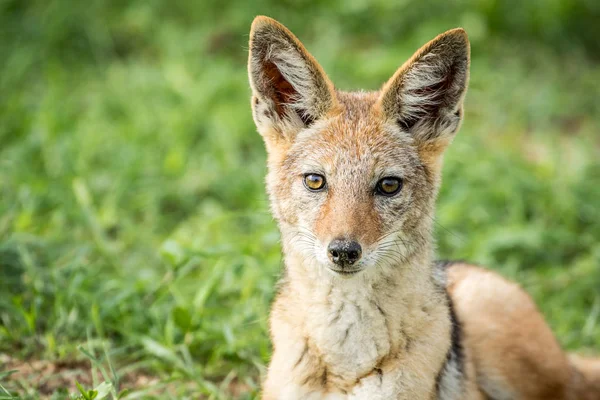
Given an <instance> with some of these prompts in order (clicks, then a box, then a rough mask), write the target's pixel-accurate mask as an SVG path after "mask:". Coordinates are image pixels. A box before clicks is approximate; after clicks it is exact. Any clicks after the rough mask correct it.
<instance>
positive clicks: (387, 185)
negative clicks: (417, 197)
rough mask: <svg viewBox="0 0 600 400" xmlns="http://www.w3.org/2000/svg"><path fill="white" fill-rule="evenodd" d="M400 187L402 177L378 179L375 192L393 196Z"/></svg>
mask: <svg viewBox="0 0 600 400" xmlns="http://www.w3.org/2000/svg"><path fill="white" fill-rule="evenodd" d="M400 189H402V179H400V178H394V177H387V178H383V179H380V180H379V182H377V186H376V187H375V190H376V192H377V194H381V195H383V196H393V195H395V194H396V193H398V192H399V191H400Z"/></svg>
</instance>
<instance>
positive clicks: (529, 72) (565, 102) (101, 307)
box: [0, 0, 600, 399]
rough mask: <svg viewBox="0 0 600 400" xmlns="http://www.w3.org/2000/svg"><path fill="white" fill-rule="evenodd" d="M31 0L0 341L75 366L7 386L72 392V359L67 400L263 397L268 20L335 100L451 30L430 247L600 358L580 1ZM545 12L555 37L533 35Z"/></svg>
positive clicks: (273, 235)
mask: <svg viewBox="0 0 600 400" xmlns="http://www.w3.org/2000/svg"><path fill="white" fill-rule="evenodd" d="M396 3H398V4H396ZM25 4H26V3H25V2H19V1H4V2H1V3H0V27H1V28H0V29H1V30H2V31H1V32H0V33H2V35H0V37H1V38H2V39H1V41H0V59H2V60H3V61H4V62H3V63H2V64H1V65H2V66H1V67H0V68H1V70H0V354H4V355H5V356H6V355H8V356H10V358H11V359H12V360H14V359H17V360H28V361H30V362H33V361H36V360H46V361H48V362H50V363H53V364H56V365H60V366H61V367H60V368H58V369H57V370H56V371H55V373H56V374H55V375H57V376H58V375H60V376H62V377H64V376H65V374H67V378H66V380H64V381H61V380H60V379H59V378H58V377H57V378H56V379H54V378H52V377H53V376H54V375H50V378H49V381H48V382H45V383H44V384H43V385H42V384H38V383H36V382H35V381H32V380H31V379H28V378H27V376H24V375H23V373H22V372H21V373H13V374H12V375H9V374H8V372H9V371H8V370H7V369H6V368H5V367H3V365H2V364H0V398H10V395H9V394H8V393H10V394H11V395H12V396H19V397H20V398H23V399H37V398H41V397H44V396H45V397H51V398H54V399H62V398H65V396H66V394H65V393H66V392H67V391H70V392H71V393H72V394H73V395H75V393H79V392H78V391H77V390H76V388H75V385H74V383H75V380H76V379H75V378H73V377H71V378H69V376H68V372H69V371H70V370H73V369H77V368H78V369H80V370H83V371H84V373H85V374H86V375H87V378H86V379H87V381H85V382H83V381H82V384H83V385H84V386H85V390H84V392H85V393H86V395H85V396H84V395H83V394H81V393H79V395H80V396H82V397H81V398H86V396H88V394H87V390H89V389H92V388H93V387H97V386H98V385H100V384H101V383H102V382H107V383H109V384H112V386H113V387H112V388H108V389H107V387H108V386H107V385H104V386H102V387H100V388H99V389H100V390H99V391H100V393H99V395H98V397H97V398H100V397H103V393H102V391H103V390H104V389H106V397H105V398H109V399H112V398H116V397H118V393H119V392H120V391H121V390H122V389H123V388H124V387H128V386H136V387H135V388H132V389H131V390H130V391H129V392H125V393H122V398H125V399H135V398H160V399H166V398H170V399H191V398H199V397H200V398H214V399H217V398H219V399H220V398H231V397H236V398H254V397H255V396H256V394H257V393H258V387H259V382H260V375H261V373H262V372H264V366H265V365H266V363H267V361H268V358H269V354H270V347H269V341H268V326H267V315H268V307H269V303H270V301H271V300H272V297H273V290H274V284H275V282H276V280H277V277H278V275H279V274H280V270H281V255H280V248H279V243H278V240H279V236H278V233H277V229H276V225H275V223H274V222H273V220H272V218H271V216H270V214H269V211H268V203H267V200H266V196H265V194H264V189H263V177H264V174H265V166H264V161H265V152H264V149H263V145H262V143H261V140H260V137H259V135H258V134H257V133H256V132H255V129H254V126H253V123H252V119H251V115H250V109H249V88H248V83H247V78H246V65H245V62H246V56H247V54H246V48H247V43H246V41H247V31H248V28H249V24H250V22H251V20H252V17H253V16H254V15H256V14H259V13H265V14H269V15H272V16H274V17H277V18H279V19H280V20H281V21H282V22H284V23H285V24H287V25H289V26H290V28H292V29H293V30H294V31H295V32H296V33H298V35H299V36H300V38H301V39H302V40H303V41H305V43H306V44H307V46H308V47H309V49H310V50H311V51H312V52H313V53H314V54H315V56H316V57H317V58H318V59H319V61H320V62H322V64H323V66H324V68H325V70H326V71H328V73H329V74H330V76H331V78H332V79H333V81H334V82H336V83H337V84H338V86H339V87H341V88H343V89H352V88H365V89H375V88H377V87H378V86H379V85H380V84H381V83H382V82H383V81H384V80H385V79H387V78H388V77H389V76H391V74H392V73H393V72H394V70H395V69H396V68H397V67H398V66H399V65H401V64H402V62H403V61H404V60H405V59H406V58H407V57H409V56H410V55H411V53H412V52H413V51H414V50H415V49H416V48H417V47H418V46H419V45H420V44H422V43H424V42H425V41H427V40H428V39H430V38H432V37H433V36H435V34H437V33H439V32H441V31H443V30H444V29H447V28H451V27H454V26H457V25H462V26H464V27H465V28H466V29H467V30H468V31H469V32H470V34H471V40H472V53H473V62H472V74H471V86H470V91H469V94H468V98H467V104H466V119H465V123H464V125H463V128H462V130H461V132H460V133H459V136H458V137H457V139H456V140H455V142H454V144H453V145H452V147H451V149H450V150H449V152H448V154H447V157H446V165H445V170H444V171H445V172H444V184H443V188H442V191H441V195H440V200H439V202H438V204H439V208H438V218H437V220H438V224H437V226H438V230H437V233H436V237H437V240H438V244H439V255H440V257H441V258H463V259H468V260H471V261H474V262H478V263H481V264H485V265H487V266H489V267H490V268H494V269H496V270H498V271H500V272H501V273H502V274H504V275H505V276H507V277H509V278H511V279H514V280H516V281H519V282H520V283H521V284H522V285H523V286H524V287H525V288H526V289H527V290H528V291H529V292H530V293H531V294H532V295H533V296H534V298H535V300H536V301H537V303H538V304H539V305H540V307H541V309H542V311H543V312H544V314H545V316H546V317H547V319H548V321H549V323H550V325H551V326H552V328H553V329H554V331H555V332H556V334H557V336H558V339H559V341H560V342H561V343H562V344H563V345H564V346H565V347H566V348H567V349H569V350H578V351H584V352H586V351H591V352H593V351H594V350H595V351H596V352H598V351H600V240H599V239H600V156H599V155H600V139H599V138H598V126H600V108H599V105H598V93H600V86H599V83H598V82H600V69H599V68H598V64H597V62H596V61H594V60H596V59H597V55H598V53H597V48H595V47H594V46H597V41H596V40H592V41H590V40H588V39H589V37H590V34H595V31H594V30H595V28H594V27H593V26H592V25H593V18H592V16H593V15H595V14H594V12H596V11H597V9H593V7H595V6H592V5H590V4H587V3H584V2H582V3H581V4H579V3H573V4H575V5H572V4H571V3H568V4H567V2H561V1H554V0H553V1H552V2H549V4H551V5H552V7H549V8H545V9H544V10H543V12H542V11H540V13H539V15H538V14H536V13H535V12H533V14H531V18H532V22H530V21H528V20H522V18H521V19H519V18H517V19H515V20H513V19H511V18H510V16H511V15H512V14H515V15H521V14H523V15H525V14H527V12H530V11H531V10H529V8H528V7H525V6H524V7H525V8H521V9H518V8H516V11H515V10H513V9H510V10H508V9H507V10H505V9H504V8H503V7H501V6H500V5H499V4H500V3H498V2H494V1H491V2H490V1H488V2H475V3H474V4H476V6H470V7H466V6H465V4H464V3H460V2H458V3H449V4H447V2H440V3H439V4H438V5H437V6H436V7H430V6H422V5H419V4H420V2H410V1H407V2H389V3H388V2H386V1H378V2H376V3H374V4H372V5H371V6H367V3H366V2H363V1H358V0H356V1H351V2H344V3H342V2H333V1H332V2H319V3H318V4H316V3H315V4H312V3H311V4H312V5H309V3H307V2H293V3H292V2H275V1H266V0H264V1H260V2H258V3H256V4H252V5H250V4H246V2H238V3H232V4H230V3H225V2H216V1H206V2H191V1H182V2H178V3H177V4H176V5H173V4H171V3H170V2H166V1H160V0H155V1H150V2H148V1H136V2H131V3H129V4H128V5H124V3H123V4H122V3H121V2H116V1H114V2H103V1H92V2H81V3H80V2H68V1H66V0H62V1H51V2H45V1H44V2H42V1H32V2H29V3H28V5H25ZM569 4H571V5H570V6H569ZM585 4H587V5H585ZM585 7H592V8H591V9H590V10H591V11H590V12H587V13H586V12H583V11H581V10H584V11H585V10H586V8H585ZM519 10H520V11H519ZM528 10H529V11H528ZM432 11H433V13H434V14H433V15H432V14H431V12H432ZM534 11H535V10H534ZM592 11H593V12H592ZM553 13H554V14H553ZM527 15H529V14H527ZM581 15H585V16H587V18H588V19H585V18H584V19H580V20H578V21H580V22H579V24H574V23H573V18H580V17H581ZM536 16H537V19H535V18H534V17H536ZM554 17H557V18H558V17H560V18H563V22H564V27H570V28H569V29H568V30H565V31H564V32H563V31H561V30H560V29H561V26H563V25H560V24H559V25H558V27H557V26H554V25H548V26H551V27H553V28H552V29H548V30H539V29H538V28H536V26H537V25H536V24H540V23H543V22H544V21H546V20H547V21H550V20H552V18H554ZM544 18H545V19H544ZM507 21H510V24H509V23H508V22H507ZM540 21H541V22H540ZM594 26H595V25H594ZM576 28H577V29H576ZM553 29H554V30H553ZM565 37H568V38H571V37H572V38H574V39H573V42H569V44H565V43H564V42H563V41H562V40H563V39H564V38H565ZM595 37H597V36H595ZM575 39H580V40H575ZM571 43H575V45H570V44H571ZM5 358H6V357H5ZM2 362H3V361H2V358H0V363H2ZM7 365H8V364H7ZM24 365H25V364H24ZM78 376H79V375H78ZM136 376H144V377H148V380H147V383H146V384H138V385H132V384H131V382H132V381H133V379H134V377H136ZM91 377H93V379H91ZM56 382H62V383H56ZM44 385H45V386H44ZM241 392H243V394H240V393H241ZM3 396H4V397H3ZM88 397H89V396H88Z"/></svg>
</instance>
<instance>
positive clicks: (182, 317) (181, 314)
mask: <svg viewBox="0 0 600 400" xmlns="http://www.w3.org/2000/svg"><path fill="white" fill-rule="evenodd" d="M173 320H174V321H175V324H176V325H177V326H178V327H179V328H180V329H181V330H183V331H186V332H187V331H188V330H189V329H190V326H191V324H192V316H191V315H190V313H189V311H188V310H187V309H185V308H183V307H175V308H174V309H173Z"/></svg>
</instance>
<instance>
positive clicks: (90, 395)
mask: <svg viewBox="0 0 600 400" xmlns="http://www.w3.org/2000/svg"><path fill="white" fill-rule="evenodd" d="M75 386H77V389H79V392H80V393H81V396H82V397H83V398H84V399H85V400H94V399H95V398H96V396H98V392H97V391H95V390H87V391H86V390H85V389H84V388H83V386H81V384H80V383H79V382H77V381H75Z"/></svg>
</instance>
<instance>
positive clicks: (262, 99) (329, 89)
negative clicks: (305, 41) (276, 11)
mask: <svg viewBox="0 0 600 400" xmlns="http://www.w3.org/2000/svg"><path fill="white" fill-rule="evenodd" d="M248 75H249V79H250V85H251V87H252V94H253V96H252V109H253V116H254V121H255V123H256V126H257V128H258V130H259V132H260V133H261V134H262V135H263V136H264V137H265V140H266V141H269V140H281V139H283V140H285V141H288V142H289V141H290V140H293V138H294V137H295V135H296V134H297V133H298V132H299V131H300V130H301V129H304V128H306V127H308V126H310V125H311V124H312V123H313V122H314V121H316V120H317V119H319V118H321V117H323V116H325V115H326V114H327V113H328V112H329V111H330V110H331V109H333V108H334V107H335V105H336V104H337V100H336V97H335V90H334V88H333V84H332V83H331V81H330V80H329V79H328V78H327V75H326V74H325V72H324V71H323V69H322V68H321V66H320V65H319V64H318V63H317V61H316V60H315V59H314V58H313V56H311V55H310V53H308V51H307V50H306V49H305V48H304V46H303V45H302V43H300V41H299V40H298V39H297V38H296V37H295V36H294V34H293V33H291V32H290V31H289V30H288V29H287V28H286V27H285V26H283V25H282V24H280V23H279V22H277V21H275V20H274V19H271V18H268V17H264V16H259V17H256V18H255V19H254V21H253V23H252V28H251V30H250V51H249V57H248Z"/></svg>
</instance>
